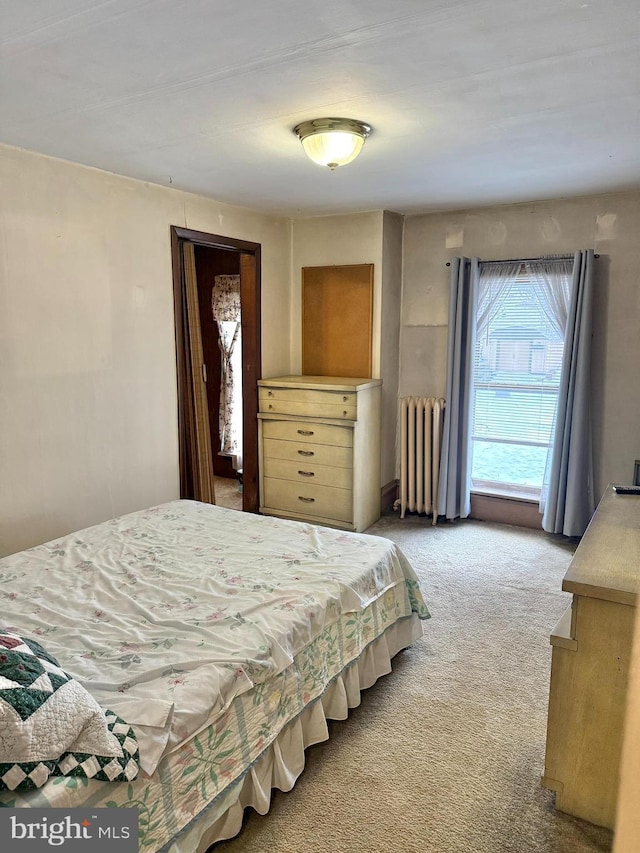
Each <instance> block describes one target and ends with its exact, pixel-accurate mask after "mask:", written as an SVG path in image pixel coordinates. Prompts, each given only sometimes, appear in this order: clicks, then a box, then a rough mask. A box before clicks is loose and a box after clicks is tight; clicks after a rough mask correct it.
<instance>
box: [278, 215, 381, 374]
mask: <svg viewBox="0 0 640 853" xmlns="http://www.w3.org/2000/svg"><path fill="white" fill-rule="evenodd" d="M331 264H336V265H338V264H373V265H374V266H373V354H372V355H373V358H372V372H373V376H374V377H375V378H380V334H379V330H380V305H381V300H382V211H380V210H377V211H373V212H371V213H358V214H353V215H349V216H318V217H313V218H311V219H296V220H294V222H293V248H292V252H291V282H292V300H291V335H292V338H291V356H292V365H293V372H294V373H299V372H300V370H301V369H302V323H301V318H302V306H301V298H300V297H301V291H302V288H301V284H302V268H303V267H320V266H329V265H331Z"/></svg>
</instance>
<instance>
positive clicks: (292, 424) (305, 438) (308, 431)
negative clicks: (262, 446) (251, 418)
mask: <svg viewBox="0 0 640 853" xmlns="http://www.w3.org/2000/svg"><path fill="white" fill-rule="evenodd" d="M262 436H263V438H265V439H266V438H278V439H282V440H283V441H296V442H298V443H299V442H305V443H306V442H310V443H311V444H330V445H333V446H334V447H353V429H352V428H351V427H342V426H335V425H333V424H318V423H313V422H311V421H295V420H286V421H285V420H283V421H280V420H274V421H272V420H269V419H268V418H263V419H262Z"/></svg>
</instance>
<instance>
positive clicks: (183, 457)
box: [171, 226, 261, 512]
mask: <svg viewBox="0 0 640 853" xmlns="http://www.w3.org/2000/svg"><path fill="white" fill-rule="evenodd" d="M171 245H172V259H173V282H174V308H175V321H176V322H175V329H176V361H177V379H178V429H179V446H180V496H181V497H183V498H193V499H196V500H203V499H206V498H203V497H199V496H198V484H199V482H201V481H202V479H203V477H204V474H203V471H202V464H201V460H202V458H203V457H204V455H205V454H203V453H194V451H193V444H194V430H193V424H194V421H195V420H196V413H195V410H194V403H195V400H194V396H193V391H192V389H193V385H194V380H193V375H194V374H193V370H192V366H193V362H192V356H191V351H190V335H189V329H188V326H186V325H185V323H186V322H187V320H188V317H187V302H186V299H187V293H188V290H189V287H188V280H187V276H186V275H185V257H188V256H189V255H190V253H192V252H193V250H194V247H203V248H206V247H209V248H211V249H216V250H222V251H223V252H224V253H225V254H226V253H233V256H234V257H233V258H230V260H231V261H232V266H234V267H235V268H236V269H238V270H239V273H240V301H241V336H240V337H241V365H242V367H241V370H242V432H243V441H242V459H243V462H242V468H243V477H242V480H243V490H242V508H243V510H245V511H248V512H257V511H258V506H259V494H258V422H257V413H258V387H257V380H258V379H259V378H260V376H261V359H260V353H261V347H260V345H261V342H260V244H258V243H249V242H247V241H244V240H235V239H233V238H229V237H221V236H218V235H215V234H206V233H204V232H200V231H192V230H190V229H187V228H180V227H176V226H172V228H171ZM198 251H200V249H198ZM217 254H218V255H219V254H220V252H219V251H218V252H217ZM203 286H204V285H203V284H202V283H198V284H197V287H198V288H199V289H200V293H199V297H200V298H199V300H198V301H199V302H200V307H201V309H202V306H203V304H206V301H207V300H208V299H210V294H208V293H207V294H203V293H202V291H201V289H202V287H203ZM205 354H206V346H205ZM204 362H205V359H204V358H203V363H204ZM218 369H219V368H218ZM208 372H209V371H207V370H206V367H205V369H204V370H202V368H201V373H202V375H203V376H204V381H205V382H206V379H207V373H208ZM214 373H215V370H214ZM216 378H217V374H216ZM204 387H205V389H206V386H204ZM210 390H211V389H210ZM206 396H207V395H206V390H205V394H204V398H205V399H206ZM209 397H210V398H212V397H215V394H213V395H212V394H209ZM201 409H202V407H200V412H201ZM201 414H202V412H201ZM215 420H216V419H215V417H213V416H212V417H211V420H210V426H211V425H212V426H213V429H212V430H211V433H210V435H211V434H213V433H214V432H215V433H216V436H217V432H218V431H217V428H216V427H215ZM201 421H202V418H201ZM216 436H214V439H215V438H216ZM201 437H202V436H201ZM205 453H206V451H205ZM210 454H211V455H210V460H209V468H210V471H211V478H212V481H213V462H212V459H213V458H214V456H215V447H214V448H211V451H210ZM199 460H200V461H199ZM213 502H215V501H213Z"/></svg>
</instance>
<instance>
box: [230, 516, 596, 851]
mask: <svg viewBox="0 0 640 853" xmlns="http://www.w3.org/2000/svg"><path fill="white" fill-rule="evenodd" d="M369 532H372V533H376V534H379V535H381V536H387V537H389V538H390V539H393V540H394V541H396V542H397V543H398V544H399V545H400V547H401V548H402V549H403V551H404V552H405V553H406V555H407V556H408V557H409V559H410V560H411V562H412V564H413V566H414V568H415V569H416V571H417V572H418V574H419V576H420V579H421V583H422V588H423V592H424V596H425V599H426V601H427V604H428V606H429V608H430V611H431V614H432V618H431V619H430V620H429V621H428V622H426V623H424V628H425V635H424V637H423V638H422V639H421V640H420V641H419V642H418V643H416V644H415V645H414V646H412V647H411V648H410V649H408V650H406V651H404V652H402V653H401V654H400V655H398V657H397V658H396V659H395V661H394V670H393V672H392V673H391V674H390V675H388V676H386V677H384V678H382V679H380V680H379V681H378V682H377V683H376V684H375V685H374V686H373V687H372V688H371V689H370V690H368V691H366V692H365V693H364V694H363V697H362V698H363V701H362V705H361V706H360V707H359V708H357V709H355V710H354V711H353V712H352V714H351V716H350V718H349V719H348V720H347V721H345V722H336V723H333V724H332V725H331V731H332V736H331V739H330V740H329V741H327V742H326V743H324V744H320V745H318V746H316V747H313V748H312V749H310V750H308V751H307V767H306V769H305V771H304V773H303V774H302V776H301V777H300V778H299V780H298V782H297V784H296V786H295V788H294V789H293V791H291V792H289V793H287V794H282V793H280V792H277V793H276V792H274V798H273V800H272V807H271V811H270V813H269V814H268V815H267V816H265V817H262V816H260V815H257V814H255V813H254V812H251V811H250V810H249V811H248V812H247V814H246V819H245V826H244V829H243V831H242V833H241V834H240V835H239V836H238V837H237V838H235V839H233V840H231V841H229V842H223V843H221V844H219V845H216V847H215V848H214V849H215V853H240V851H242V853H258V851H259V853H307V851H309V853H311V851H313V852H314V853H395V851H403V853H414V851H415V853H419V851H420V853H503V851H505V853H506V851H511V853H592V852H593V851H608V850H610V849H611V833H609V832H607V831H606V830H604V829H600V828H597V827H594V826H592V825H590V824H587V823H584V822H582V821H579V820H575V819H573V818H571V817H568V816H566V815H563V814H561V813H558V812H556V811H555V809H554V807H553V795H552V794H551V792H549V791H547V790H546V789H544V788H542V787H541V785H540V776H541V773H542V769H543V765H544V746H545V727H546V713H547V701H548V690H549V668H550V659H551V647H550V645H549V633H550V631H551V629H552V628H553V626H554V625H555V623H556V621H557V620H558V618H559V617H560V615H561V614H562V613H563V611H564V609H565V608H566V606H567V604H568V603H569V597H568V596H567V595H566V594H565V593H562V592H561V591H560V584H561V580H562V576H563V574H564V572H565V571H566V569H567V566H568V564H569V562H570V560H571V556H572V550H573V548H572V546H571V545H570V544H568V543H565V542H562V541H559V540H557V539H552V538H550V537H548V536H546V535H545V534H543V533H539V532H536V531H531V530H526V529H524V528H516V527H507V526H501V525H496V524H488V523H483V522H474V521H465V522H460V523H458V524H454V525H443V526H438V527H436V528H433V527H432V526H431V525H430V524H429V523H428V522H427V521H425V520H424V519H421V518H418V517H416V516H413V517H411V518H407V519H405V520H404V521H400V520H399V519H398V518H397V517H396V516H389V517H385V518H383V519H381V520H380V521H379V522H378V523H377V524H375V525H374V527H373V528H371V530H370V531H369Z"/></svg>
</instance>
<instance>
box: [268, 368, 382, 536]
mask: <svg viewBox="0 0 640 853" xmlns="http://www.w3.org/2000/svg"><path fill="white" fill-rule="evenodd" d="M381 385H382V381H381V380H380V379H353V378H350V377H344V376H338V377H336V376H278V377H275V378H274V379H261V380H259V381H258V394H259V403H258V408H259V412H258V425H259V467H260V512H261V513H264V514H266V515H279V516H282V517H286V518H296V519H301V520H304V521H311V522H313V523H314V524H324V525H329V526H331V527H341V528H344V529H345V530H355V531H357V532H361V531H363V530H365V529H366V528H367V527H369V526H370V525H371V524H373V522H374V521H376V520H377V519H378V518H379V517H380V386H381Z"/></svg>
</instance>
